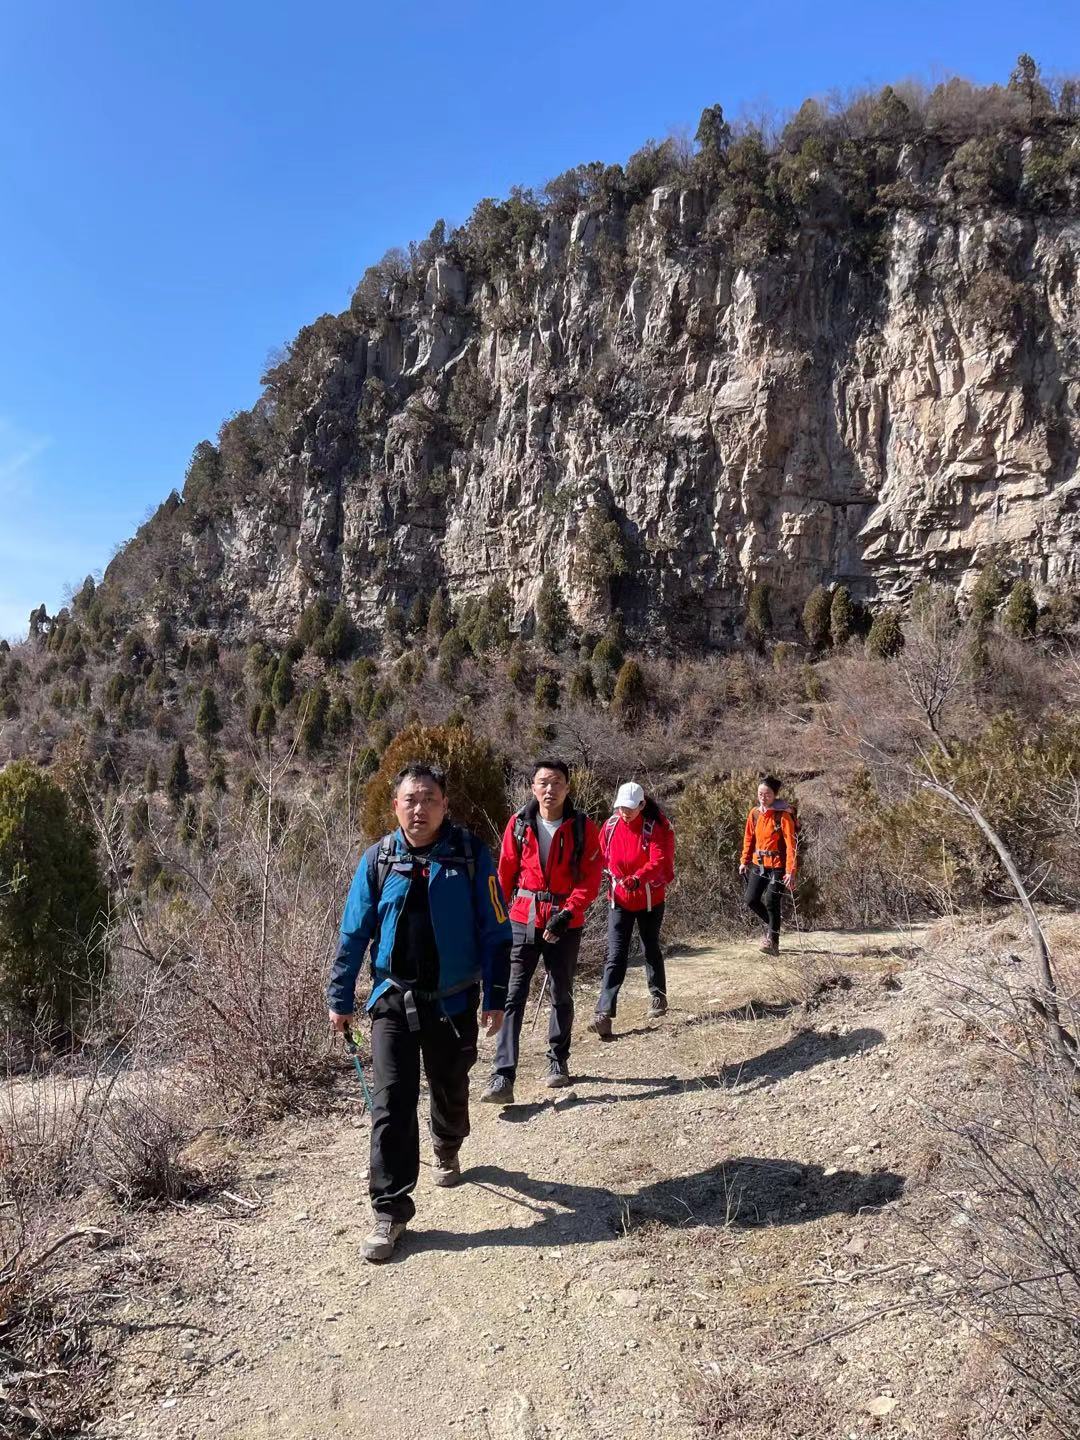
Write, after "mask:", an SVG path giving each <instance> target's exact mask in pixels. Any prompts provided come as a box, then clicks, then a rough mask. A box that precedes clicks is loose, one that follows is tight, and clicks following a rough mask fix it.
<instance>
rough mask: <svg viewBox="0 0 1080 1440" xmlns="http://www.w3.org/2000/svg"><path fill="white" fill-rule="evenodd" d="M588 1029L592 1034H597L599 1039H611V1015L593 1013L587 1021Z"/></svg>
mask: <svg viewBox="0 0 1080 1440" xmlns="http://www.w3.org/2000/svg"><path fill="white" fill-rule="evenodd" d="M589 1029H590V1030H591V1031H592V1033H593V1034H594V1035H599V1036H600V1039H601V1040H610V1039H611V1016H610V1015H594V1016H593V1018H592V1019H591V1020H590V1021H589Z"/></svg>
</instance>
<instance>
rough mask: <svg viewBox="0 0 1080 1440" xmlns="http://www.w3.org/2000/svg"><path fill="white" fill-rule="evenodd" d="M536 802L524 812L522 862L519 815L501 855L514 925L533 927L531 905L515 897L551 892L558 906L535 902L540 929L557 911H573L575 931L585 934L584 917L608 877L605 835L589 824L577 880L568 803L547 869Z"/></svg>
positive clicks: (509, 829) (501, 879)
mask: <svg viewBox="0 0 1080 1440" xmlns="http://www.w3.org/2000/svg"><path fill="white" fill-rule="evenodd" d="M537 813H538V808H537V805H536V802H535V801H531V802H530V803H529V804H528V805H527V806H526V807H525V812H524V814H525V821H526V826H525V834H524V836H523V838H522V841H521V856H520V859H519V857H518V846H517V842H516V840H515V839H514V825H515V822H516V820H517V816H516V815H511V817H510V820H509V822H508V823H507V826H506V829H505V830H504V831H503V838H502V846H501V848H500V850H499V884H500V885H501V886H502V891H503V894H504V895H506V896H507V897H509V899H510V919H511V920H515V921H517V923H518V924H520V925H525V924H527V923H528V919H529V899H528V897H527V896H525V895H518V894H517V893H516V892H517V891H519V890H522V889H525V890H534V891H547V892H549V893H551V894H553V895H555V896H557V897H558V899H556V900H555V901H540V900H538V901H537V902H536V929H537V931H538V932H539V931H542V930H543V928H544V926H545V925H546V924H547V922H548V919H549V918H550V916H552V915H553V914H554V913H555V911H557V910H569V911H570V914H571V919H570V926H569V928H570V929H571V930H580V929H581V927H582V925H584V924H585V911H586V910H587V909H588V908H589V906H590V905H591V904H592V903H593V901H594V900H595V899H596V897H597V895H598V894H599V892H600V881H601V879H602V877H603V873H604V857H603V855H602V854H601V851H600V832H599V830H597V828H596V826H595V825H594V824H593V822H592V821H591V820H589V819H588V818H586V820H585V845H584V848H583V851H582V855H581V859H580V862H579V866H578V871H577V874H576V875H575V874H574V868H573V864H572V861H573V854H574V811H573V809H572V808H571V806H570V804H569V803H567V806H566V811H565V813H564V816H563V822H562V824H561V825H560V826H559V828H558V830H557V831H556V832H555V834H554V835H553V836H552V840H551V849H550V850H549V851H548V863H547V869H546V870H544V869H543V868H542V867H541V865H540V842H539V840H538V839H537V835H536V816H537Z"/></svg>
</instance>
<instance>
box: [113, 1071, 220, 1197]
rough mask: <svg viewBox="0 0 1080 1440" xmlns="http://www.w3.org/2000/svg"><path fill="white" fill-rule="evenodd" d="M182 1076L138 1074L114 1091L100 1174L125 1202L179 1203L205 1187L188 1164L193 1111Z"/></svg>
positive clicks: (116, 1195) (143, 1072) (115, 1195)
mask: <svg viewBox="0 0 1080 1440" xmlns="http://www.w3.org/2000/svg"><path fill="white" fill-rule="evenodd" d="M190 1099H191V1097H190V1096H185V1094H184V1093H183V1087H182V1086H181V1083H180V1080H179V1077H177V1076H175V1075H173V1076H162V1075H157V1074H153V1073H150V1072H147V1071H146V1070H140V1071H136V1072H135V1073H134V1074H132V1075H131V1076H130V1077H129V1078H128V1083H127V1084H126V1085H124V1086H122V1087H121V1088H119V1089H118V1090H116V1091H114V1092H113V1095H112V1100H111V1104H110V1105H109V1106H108V1108H107V1110H106V1112H105V1114H104V1116H103V1118H102V1122H101V1124H100V1125H99V1127H98V1131H97V1137H96V1143H95V1145H94V1157H93V1165H94V1173H95V1176H96V1177H97V1178H98V1179H99V1181H100V1182H101V1183H102V1184H104V1185H105V1187H106V1188H107V1189H108V1191H109V1192H110V1193H111V1194H112V1195H113V1196H114V1197H115V1198H116V1199H117V1200H118V1201H120V1203H121V1204H140V1203H145V1202H148V1201H150V1202H153V1201H162V1200H179V1199H181V1198H183V1197H184V1196H185V1195H190V1194H192V1193H193V1192H195V1191H196V1190H197V1189H199V1188H200V1186H201V1183H202V1180H201V1177H200V1176H199V1175H198V1174H196V1172H195V1171H194V1170H193V1169H192V1168H191V1167H190V1166H188V1165H187V1164H185V1163H184V1160H183V1151H184V1148H185V1147H186V1145H187V1144H188V1142H189V1141H190V1139H191V1130H192V1119H191V1114H192V1110H191V1107H190Z"/></svg>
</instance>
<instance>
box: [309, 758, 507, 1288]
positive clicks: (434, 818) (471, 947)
mask: <svg viewBox="0 0 1080 1440" xmlns="http://www.w3.org/2000/svg"><path fill="white" fill-rule="evenodd" d="M393 805H394V814H395V815H396V817H397V821H398V828H397V829H396V830H395V831H393V832H392V833H391V834H389V835H384V836H383V838H382V839H381V840H380V841H379V842H378V843H377V844H375V845H372V846H371V847H370V848H369V849H368V850H367V851H366V852H365V854H364V856H363V859H362V860H361V861H360V865H359V868H358V869H357V872H356V876H355V878H354V879H353V882H352V886H351V888H350V890H349V898H348V900H347V901H346V903H345V914H344V916H343V917H342V921H341V942H340V944H339V946H338V952H337V957H336V959H335V960H334V967H333V971H332V973H331V975H330V985H329V989H328V999H329V1002H330V1024H331V1026H332V1027H333V1028H334V1029H335V1030H338V1031H344V1030H345V1029H346V1028H347V1026H348V1025H349V1023H350V1021H351V1020H352V1014H353V1007H354V1004H355V999H356V979H357V976H358V974H359V972H360V967H361V964H362V963H363V959H364V954H365V952H366V951H367V949H368V947H369V946H370V947H371V969H372V976H373V981H374V984H373V988H372V991H371V998H370V999H369V1000H368V1003H367V1009H368V1012H369V1013H370V1015H371V1058H372V1066H373V1069H374V1084H373V1086H372V1099H373V1101H374V1113H373V1115H372V1117H371V1173H370V1181H369V1186H370V1190H371V1203H372V1209H373V1210H374V1212H375V1223H374V1226H373V1228H372V1230H371V1232H370V1234H369V1235H368V1236H367V1238H366V1239H365V1241H364V1244H363V1255H364V1258H365V1259H366V1260H388V1259H389V1258H390V1256H391V1255H392V1254H393V1253H394V1246H395V1245H396V1244H397V1242H398V1240H399V1239H400V1238H401V1236H402V1235H403V1234H404V1232H405V1227H406V1225H407V1224H408V1222H409V1221H410V1220H411V1219H412V1217H413V1215H414V1214H415V1213H416V1206H415V1205H414V1204H413V1200H412V1192H413V1190H415V1188H416V1182H417V1179H418V1178H419V1175H420V1130H419V1124H418V1121H417V1115H416V1108H417V1104H418V1102H419V1099H420V1059H421V1056H422V1057H423V1061H424V1072H425V1074H426V1075H427V1081H428V1090H429V1091H430V1096H431V1135H432V1140H433V1142H434V1150H435V1176H434V1178H435V1183H436V1185H456V1184H457V1182H458V1181H459V1180H460V1178H461V1166H460V1162H459V1160H458V1151H459V1149H460V1148H461V1142H462V1140H464V1138H465V1136H466V1135H468V1133H469V1071H470V1070H471V1069H472V1067H473V1065H474V1064H475V1063H476V1041H477V1036H478V1034H479V1025H478V1023H477V1017H476V1007H477V1002H478V1001H479V999H480V994H481V989H482V991H483V1025H484V1029H485V1032H486V1033H487V1034H488V1035H494V1034H495V1033H496V1031H497V1030H498V1028H499V1026H500V1025H501V1024H502V1018H503V1008H504V1006H505V1003H506V985H507V980H508V978H509V974H510V944H511V939H512V932H511V928H510V922H509V920H508V919H507V915H506V905H505V902H504V900H503V896H502V892H501V890H500V889H499V880H498V876H497V875H496V872H495V866H494V863H493V861H492V857H491V852H490V851H489V850H488V847H487V846H486V845H485V844H484V843H483V842H482V841H481V840H478V839H476V837H475V836H473V835H470V834H469V832H468V831H467V830H463V829H461V827H459V826H457V825H452V824H451V823H450V822H449V820H448V819H447V810H448V803H447V798H446V776H445V775H444V773H443V772H442V771H441V770H439V769H437V768H436V767H435V766H432V765H421V764H411V765H406V766H405V768H404V770H402V771H401V772H400V773H399V774H398V775H397V777H396V778H395V780H394V786H393Z"/></svg>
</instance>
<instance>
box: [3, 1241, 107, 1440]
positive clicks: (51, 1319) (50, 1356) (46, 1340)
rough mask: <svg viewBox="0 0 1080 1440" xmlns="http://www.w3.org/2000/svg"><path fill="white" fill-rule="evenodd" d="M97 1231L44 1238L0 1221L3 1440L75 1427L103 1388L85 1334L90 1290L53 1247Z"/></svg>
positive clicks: (36, 1437) (81, 1430)
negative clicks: (73, 1277) (56, 1262)
mask: <svg viewBox="0 0 1080 1440" xmlns="http://www.w3.org/2000/svg"><path fill="white" fill-rule="evenodd" d="M102 1234H104V1232H103V1231H100V1230H97V1229H96V1228H95V1227H92V1226H83V1227H78V1228H76V1229H74V1230H70V1231H67V1232H65V1233H64V1234H62V1235H60V1236H59V1237H57V1238H55V1239H52V1240H50V1241H48V1242H46V1241H45V1240H44V1239H43V1238H42V1237H41V1236H40V1234H34V1235H33V1236H31V1235H28V1234H25V1233H17V1232H13V1231H12V1230H11V1228H10V1227H7V1228H5V1227H3V1226H0V1241H2V1243H0V1362H2V1363H3V1385H2V1388H0V1434H2V1435H4V1436H5V1437H10V1440H48V1437H53V1436H62V1435H82V1434H85V1433H87V1430H86V1427H87V1426H88V1424H90V1422H92V1421H93V1420H94V1419H95V1417H96V1416H97V1414H98V1412H99V1410H100V1407H101V1403H102V1400H103V1398H104V1394H105V1384H104V1380H105V1377H104V1374H103V1372H102V1368H101V1366H100V1364H99V1362H98V1360H97V1357H96V1355H95V1353H94V1347H93V1345H92V1342H91V1306H92V1303H93V1296H92V1293H89V1292H88V1290H87V1289H86V1288H85V1287H81V1286H78V1285H76V1284H74V1283H73V1282H72V1280H71V1279H70V1277H69V1274H68V1273H67V1271H66V1268H65V1267H59V1266H53V1265H52V1264H51V1262H52V1261H53V1260H54V1257H55V1256H56V1255H57V1253H58V1252H59V1251H60V1250H62V1249H64V1248H66V1247H67V1246H69V1245H71V1244H73V1243H74V1242H76V1241H78V1240H82V1239H87V1238H92V1237H95V1236H98V1235H102Z"/></svg>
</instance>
